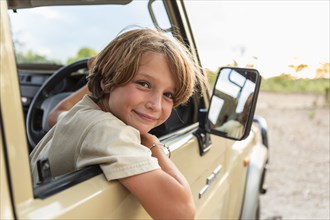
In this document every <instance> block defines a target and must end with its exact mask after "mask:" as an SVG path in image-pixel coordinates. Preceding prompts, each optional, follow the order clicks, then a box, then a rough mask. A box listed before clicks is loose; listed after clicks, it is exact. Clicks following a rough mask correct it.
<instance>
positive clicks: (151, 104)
mask: <svg viewBox="0 0 330 220" xmlns="http://www.w3.org/2000/svg"><path fill="white" fill-rule="evenodd" d="M174 85H175V81H174V77H173V74H172V72H171V71H170V68H169V66H168V63H167V59H166V57H165V55H163V54H161V53H155V52H146V53H145V54H143V55H142V57H141V61H140V65H139V68H138V71H137V73H136V75H135V76H134V78H133V79H132V81H130V82H129V83H128V84H127V85H125V86H121V87H116V88H114V89H112V90H111V92H110V95H109V96H108V97H109V98H108V100H104V104H105V105H106V108H107V110H109V111H110V112H111V113H112V114H114V115H115V116H116V117H118V118H119V119H121V120H122V121H123V122H124V123H126V124H127V125H130V126H132V127H134V128H136V129H137V130H139V131H140V133H141V134H144V133H147V132H149V131H150V130H151V129H152V128H154V127H156V126H158V125H160V124H162V123H163V122H164V121H165V120H166V119H167V118H168V117H169V115H170V113H171V111H172V108H173V104H174V99H175V97H174V93H175V88H174ZM106 101H107V102H106Z"/></svg>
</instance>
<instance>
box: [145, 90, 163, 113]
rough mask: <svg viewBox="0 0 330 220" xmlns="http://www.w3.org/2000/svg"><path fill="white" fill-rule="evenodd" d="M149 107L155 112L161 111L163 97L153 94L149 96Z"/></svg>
mask: <svg viewBox="0 0 330 220" xmlns="http://www.w3.org/2000/svg"><path fill="white" fill-rule="evenodd" d="M147 107H148V108H150V109H152V110H153V111H157V110H160V109H161V107H162V95H161V94H153V95H151V96H149V98H148V102H147Z"/></svg>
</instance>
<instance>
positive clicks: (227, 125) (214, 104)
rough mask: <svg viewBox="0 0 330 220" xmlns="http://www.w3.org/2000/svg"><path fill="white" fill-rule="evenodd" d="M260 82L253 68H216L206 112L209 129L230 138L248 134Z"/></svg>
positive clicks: (241, 137) (240, 137)
mask: <svg viewBox="0 0 330 220" xmlns="http://www.w3.org/2000/svg"><path fill="white" fill-rule="evenodd" d="M260 82H261V78H260V74H259V72H258V71H257V70H256V69H247V68H237V67H223V68H221V69H220V71H219V73H218V77H217V80H216V82H215V86H214V89H213V94H212V96H211V102H210V106H209V110H208V115H207V119H208V122H207V123H208V128H209V131H210V133H212V134H216V135H219V136H222V137H225V138H230V139H234V140H243V139H245V138H246V137H247V136H248V135H249V133H250V129H251V125H252V122H253V117H254V112H255V107H256V102H257V97H258V94H259V87H260Z"/></svg>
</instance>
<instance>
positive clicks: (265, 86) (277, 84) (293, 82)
mask: <svg viewBox="0 0 330 220" xmlns="http://www.w3.org/2000/svg"><path fill="white" fill-rule="evenodd" d="M329 87H330V79H329V78H316V79H303V78H301V79H294V78H292V77H291V76H290V75H287V74H282V75H280V76H275V77H271V78H268V79H262V81H261V91H269V92H296V93H319V94H324V92H325V91H326V90H328V91H329Z"/></svg>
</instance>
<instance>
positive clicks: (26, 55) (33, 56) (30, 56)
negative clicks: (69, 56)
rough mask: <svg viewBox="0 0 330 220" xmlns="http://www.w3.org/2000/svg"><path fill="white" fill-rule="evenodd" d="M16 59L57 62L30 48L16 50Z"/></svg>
mask: <svg viewBox="0 0 330 220" xmlns="http://www.w3.org/2000/svg"><path fill="white" fill-rule="evenodd" d="M16 59H17V62H18V63H59V62H58V61H55V60H49V59H48V58H47V57H46V56H45V55H41V54H38V53H36V52H33V51H32V50H28V51H27V52H17V54H16Z"/></svg>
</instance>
